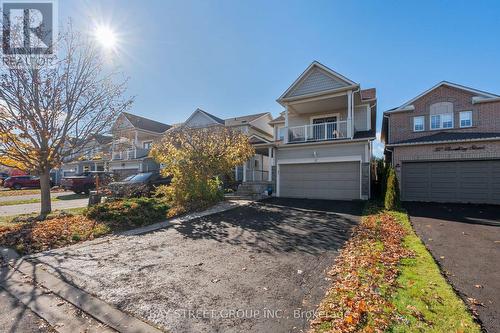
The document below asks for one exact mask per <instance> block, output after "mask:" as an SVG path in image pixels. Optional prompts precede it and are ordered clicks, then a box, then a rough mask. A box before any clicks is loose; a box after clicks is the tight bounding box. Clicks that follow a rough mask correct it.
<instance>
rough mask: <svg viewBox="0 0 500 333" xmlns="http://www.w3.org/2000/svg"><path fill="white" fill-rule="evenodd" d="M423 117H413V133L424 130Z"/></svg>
mask: <svg viewBox="0 0 500 333" xmlns="http://www.w3.org/2000/svg"><path fill="white" fill-rule="evenodd" d="M424 119H425V118H424V117H423V116H419V117H414V118H413V131H414V132H421V131H423V130H424V126H425V125H424Z"/></svg>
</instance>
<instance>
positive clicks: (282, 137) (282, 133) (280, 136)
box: [278, 127, 285, 140]
mask: <svg viewBox="0 0 500 333" xmlns="http://www.w3.org/2000/svg"><path fill="white" fill-rule="evenodd" d="M278 140H285V127H278Z"/></svg>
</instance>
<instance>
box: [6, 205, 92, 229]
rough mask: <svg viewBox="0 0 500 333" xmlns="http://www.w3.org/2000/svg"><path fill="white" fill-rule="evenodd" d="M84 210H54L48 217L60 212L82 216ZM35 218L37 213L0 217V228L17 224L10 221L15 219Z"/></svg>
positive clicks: (84, 208)
mask: <svg viewBox="0 0 500 333" xmlns="http://www.w3.org/2000/svg"><path fill="white" fill-rule="evenodd" d="M86 209H87V208H86V207H81V208H69V209H63V210H54V211H53V212H52V213H50V214H49V215H48V216H49V217H52V216H55V215H58V214H59V213H60V212H62V211H65V212H67V213H71V214H73V215H80V214H83V212H84V211H85V210H86ZM36 216H38V213H32V214H20V215H10V216H0V227H8V226H12V225H13V224H17V223H18V222H13V221H12V220H13V219H15V218H16V217H36Z"/></svg>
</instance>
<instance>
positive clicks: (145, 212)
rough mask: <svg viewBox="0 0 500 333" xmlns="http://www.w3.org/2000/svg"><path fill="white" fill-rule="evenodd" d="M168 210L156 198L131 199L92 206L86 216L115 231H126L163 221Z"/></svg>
mask: <svg viewBox="0 0 500 333" xmlns="http://www.w3.org/2000/svg"><path fill="white" fill-rule="evenodd" d="M168 209H169V207H168V206H167V205H166V204H165V203H164V202H162V201H160V200H158V199H155V198H131V199H125V200H116V201H110V202H106V203H102V204H98V205H95V206H92V207H90V208H89V209H88V210H87V211H86V212H85V215H86V216H87V217H88V218H90V219H94V220H96V221H98V222H103V223H104V224H106V225H109V226H111V227H112V229H114V230H124V229H130V228H135V227H140V226H143V225H147V224H152V223H155V222H159V221H162V220H164V219H165V218H166V216H167V211H168Z"/></svg>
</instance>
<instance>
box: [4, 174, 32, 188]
mask: <svg viewBox="0 0 500 333" xmlns="http://www.w3.org/2000/svg"><path fill="white" fill-rule="evenodd" d="M3 187H7V188H10V189H14V190H20V189H22V188H23V187H29V188H40V177H36V176H13V177H9V178H7V179H5V181H4V182H3Z"/></svg>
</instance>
